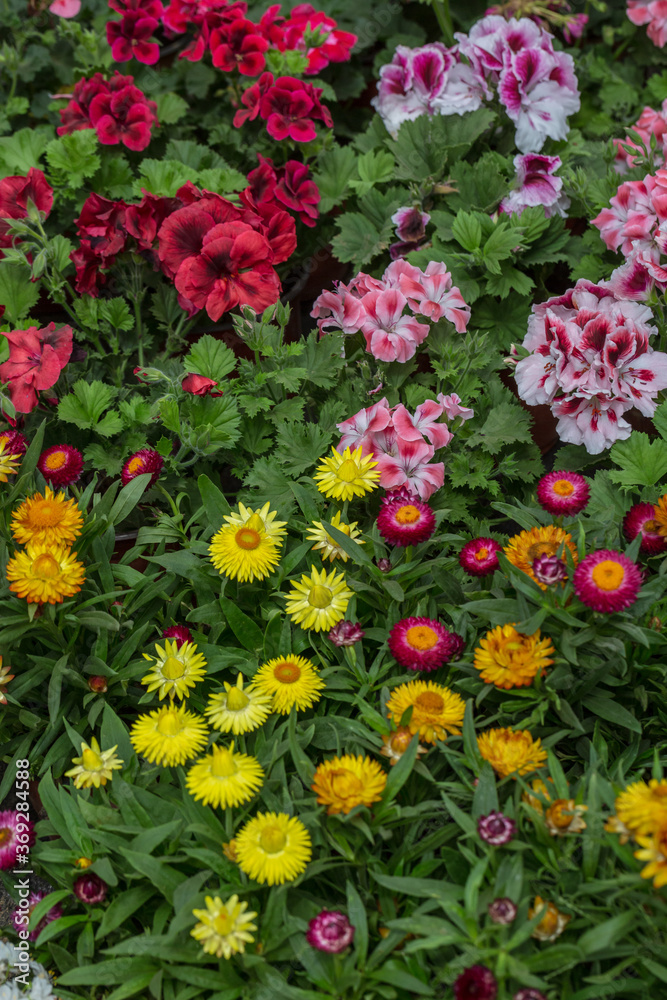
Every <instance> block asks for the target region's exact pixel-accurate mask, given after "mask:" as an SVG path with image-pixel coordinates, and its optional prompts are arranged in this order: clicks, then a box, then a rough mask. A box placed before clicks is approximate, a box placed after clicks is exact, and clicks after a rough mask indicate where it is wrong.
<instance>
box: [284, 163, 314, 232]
mask: <svg viewBox="0 0 667 1000" xmlns="http://www.w3.org/2000/svg"><path fill="white" fill-rule="evenodd" d="M276 198H277V199H278V201H279V202H281V203H282V204H283V205H285V206H286V207H287V208H290V209H292V211H294V212H297V214H298V216H299V218H300V219H301V221H302V222H303V223H304V224H305V225H306V226H314V225H315V219H317V216H318V215H319V213H318V211H317V206H318V204H319V202H320V191H319V188H318V186H317V184H316V183H315V181H314V180H313V179H312V178H311V176H310V168H309V167H308V166H307V164H305V163H299V161H298V160H288V161H287V163H286V164H285V166H284V167H283V169H282V170H281V172H280V175H279V180H278V186H277V188H276Z"/></svg>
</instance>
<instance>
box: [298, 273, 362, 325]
mask: <svg viewBox="0 0 667 1000" xmlns="http://www.w3.org/2000/svg"><path fill="white" fill-rule="evenodd" d="M336 287H337V291H335V292H322V294H321V295H320V296H319V298H318V299H317V302H316V303H315V305H314V308H313V311H312V312H311V314H310V315H311V316H312V317H313V318H314V319H316V320H317V326H318V329H319V331H320V333H325V332H326V331H327V329H329V328H332V329H336V330H342V331H343V333H346V334H353V333H357V332H358V331H359V330H360V329H361V324H362V322H363V320H364V317H365V315H366V310H365V309H364V306H363V304H362V302H361V299H358V298H357V297H356V295H353V294H352V293H351V292H349V291H348V289H347V288H346V287H345V285H344V284H343V283H342V281H339V282H336Z"/></svg>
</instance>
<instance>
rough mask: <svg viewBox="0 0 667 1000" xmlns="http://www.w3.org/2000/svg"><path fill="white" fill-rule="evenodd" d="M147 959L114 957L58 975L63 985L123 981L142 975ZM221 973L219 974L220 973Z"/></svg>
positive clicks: (91, 984)
mask: <svg viewBox="0 0 667 1000" xmlns="http://www.w3.org/2000/svg"><path fill="white" fill-rule="evenodd" d="M145 968H146V960H145V958H143V957H138V958H113V959H111V960H110V961H106V962H96V963H95V964H94V965H84V966H82V967H79V968H76V969H71V970H70V971H69V972H66V973H65V974H64V975H62V976H58V984H59V985H62V986H94V985H104V986H107V985H108V984H109V983H122V982H124V981H125V980H127V979H129V978H130V977H131V976H134V975H140V974H141V973H142V972H144V971H145ZM218 975H219V974H218Z"/></svg>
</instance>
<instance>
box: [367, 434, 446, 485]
mask: <svg viewBox="0 0 667 1000" xmlns="http://www.w3.org/2000/svg"><path fill="white" fill-rule="evenodd" d="M396 450H397V454H395V455H389V454H387V453H382V452H380V453H378V452H377V451H376V452H375V459H376V461H377V463H378V464H377V468H378V470H379V472H380V486H381V487H382V488H383V489H385V490H394V489H397V488H398V487H399V486H407V487H408V488H409V489H411V490H412V491H413V492H414V493H418V494H419V496H420V498H421V499H422V500H428V498H429V497H430V496H431V494H432V493H435V491H436V490H439V489H440V487H441V486H442V484H443V483H444V481H445V467H444V465H443V463H442V462H431V459H432V458H433V455H434V454H435V448H434V447H433V446H432V445H428V444H426V442H425V441H423V440H421V441H401V439H400V438H399V439H398V441H397V449H396Z"/></svg>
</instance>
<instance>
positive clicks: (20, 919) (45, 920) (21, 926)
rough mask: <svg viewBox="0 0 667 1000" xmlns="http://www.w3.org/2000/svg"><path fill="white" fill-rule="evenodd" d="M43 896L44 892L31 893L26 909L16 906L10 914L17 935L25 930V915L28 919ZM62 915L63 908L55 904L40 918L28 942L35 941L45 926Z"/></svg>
mask: <svg viewBox="0 0 667 1000" xmlns="http://www.w3.org/2000/svg"><path fill="white" fill-rule="evenodd" d="M45 896H46V893H45V892H39V891H38V892H31V893H30V896H29V897H28V908H27V909H23V908H21V907H20V906H18V907H17V908H16V909H15V910H14V912H13V914H12V922H13V924H14V929H15V930H16V932H17V934H18V933H19V932H21V933H23V931H24V930H25V929H26V927H27V924H26V923H24V920H25V917H26V915H27V916H28V917H30V915H31V913H32V911H33V910H34V909H35V907H36V906H37V904H38V903H40V902H41V901H42V900H43V899H44V897H45ZM62 915H63V908H62V906H61V905H60V903H56V905H55V906H52V907H51V909H50V910H49V912H48V913H47V914H46V915H45V916H44V917H42V919H41V920H40V921H39V923H38V924H37V926H36V927H35V929H34V930H33V931H31V933H30V936H29V937H28V940H29V941H36V940H37V938H38V937H39V935H40V934H41V933H42V931H43V930H44V928H45V927H46V926H47V924H50V923H51V922H52V921H54V920H57V919H58V918H59V917H62Z"/></svg>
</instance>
